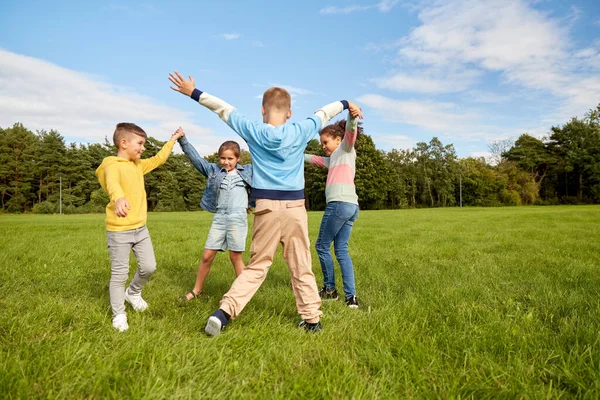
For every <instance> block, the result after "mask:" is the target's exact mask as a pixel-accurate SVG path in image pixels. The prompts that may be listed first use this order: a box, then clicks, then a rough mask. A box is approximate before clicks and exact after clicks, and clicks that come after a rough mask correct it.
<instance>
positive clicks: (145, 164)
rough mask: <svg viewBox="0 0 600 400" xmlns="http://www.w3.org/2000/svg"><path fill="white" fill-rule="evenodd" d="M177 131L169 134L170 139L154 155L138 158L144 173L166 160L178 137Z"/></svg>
mask: <svg viewBox="0 0 600 400" xmlns="http://www.w3.org/2000/svg"><path fill="white" fill-rule="evenodd" d="M179 129H181V128H179ZM179 129H178V130H177V132H179ZM177 132H175V133H174V134H173V135H172V136H171V139H169V141H168V142H167V143H165V145H164V146H163V147H162V149H160V151H159V152H158V153H156V155H155V156H154V157H150V158H146V159H144V160H140V163H141V165H142V171H144V175H145V174H147V173H148V172H150V171H152V170H153V169H156V168H158V167H160V166H161V165H163V164H164V163H165V162H167V160H168V159H169V156H170V155H171V151H173V146H175V141H176V140H177V138H179V137H180V136H179V134H178V133H177Z"/></svg>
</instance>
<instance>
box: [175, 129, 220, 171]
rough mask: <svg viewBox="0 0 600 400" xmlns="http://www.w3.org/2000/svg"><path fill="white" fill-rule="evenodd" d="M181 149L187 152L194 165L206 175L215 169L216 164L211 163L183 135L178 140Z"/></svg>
mask: <svg viewBox="0 0 600 400" xmlns="http://www.w3.org/2000/svg"><path fill="white" fill-rule="evenodd" d="M178 142H179V145H180V146H181V149H182V150H183V152H184V153H185V155H186V156H188V158H189V159H190V161H191V162H192V165H194V167H196V169H197V170H198V171H199V172H200V173H201V174H202V175H204V176H208V175H209V174H210V173H211V171H212V170H213V169H215V167H216V164H213V163H209V162H208V161H206V160H205V159H204V158H202V157H200V154H198V152H197V151H196V148H195V147H194V146H192V144H191V143H190V142H188V140H187V138H186V137H185V136H183V137H182V138H180V139H179V140H178Z"/></svg>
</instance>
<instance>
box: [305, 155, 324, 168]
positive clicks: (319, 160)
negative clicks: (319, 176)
mask: <svg viewBox="0 0 600 400" xmlns="http://www.w3.org/2000/svg"><path fill="white" fill-rule="evenodd" d="M304 161H305V162H307V163H309V164H312V165H316V166H318V167H323V168H329V157H321V156H313V155H312V154H304Z"/></svg>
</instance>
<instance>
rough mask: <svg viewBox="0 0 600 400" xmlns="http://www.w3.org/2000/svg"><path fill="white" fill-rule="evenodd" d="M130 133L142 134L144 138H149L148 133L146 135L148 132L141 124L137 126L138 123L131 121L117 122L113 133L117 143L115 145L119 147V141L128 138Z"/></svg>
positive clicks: (114, 140) (114, 141)
mask: <svg viewBox="0 0 600 400" xmlns="http://www.w3.org/2000/svg"><path fill="white" fill-rule="evenodd" d="M130 133H133V134H135V135H138V136H141V137H143V138H144V139H147V138H148V135H146V132H144V130H143V129H142V128H140V127H139V126H137V125H136V124H133V123H131V122H120V123H118V124H117V127H116V129H115V133H114V135H113V143H114V144H115V146H117V148H118V147H119V142H120V141H121V140H123V139H125V138H127V136H128V135H129V134H130Z"/></svg>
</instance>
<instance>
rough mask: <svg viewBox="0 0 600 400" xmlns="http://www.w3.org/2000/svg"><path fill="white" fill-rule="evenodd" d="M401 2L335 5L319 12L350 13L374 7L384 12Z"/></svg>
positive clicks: (385, 0)
mask: <svg viewBox="0 0 600 400" xmlns="http://www.w3.org/2000/svg"><path fill="white" fill-rule="evenodd" d="M398 2H399V0H382V1H380V2H379V3H377V4H371V5H368V6H358V5H352V6H347V7H335V6H329V7H325V8H322V9H321V10H320V11H319V13H321V14H350V13H353V12H360V11H367V10H370V9H372V8H377V9H378V10H379V11H380V12H382V13H387V12H389V11H391V9H392V8H394V6H395V5H396V4H397V3H398Z"/></svg>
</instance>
